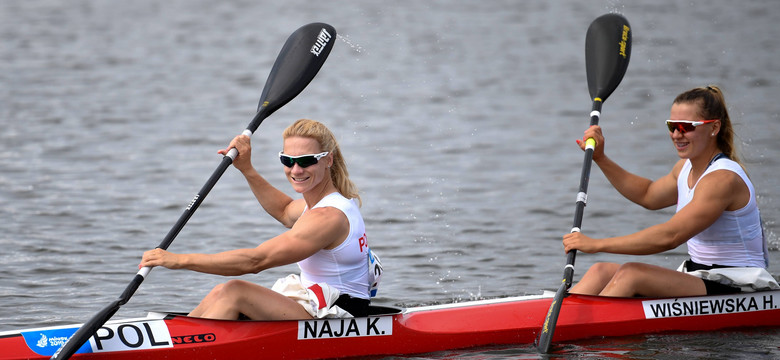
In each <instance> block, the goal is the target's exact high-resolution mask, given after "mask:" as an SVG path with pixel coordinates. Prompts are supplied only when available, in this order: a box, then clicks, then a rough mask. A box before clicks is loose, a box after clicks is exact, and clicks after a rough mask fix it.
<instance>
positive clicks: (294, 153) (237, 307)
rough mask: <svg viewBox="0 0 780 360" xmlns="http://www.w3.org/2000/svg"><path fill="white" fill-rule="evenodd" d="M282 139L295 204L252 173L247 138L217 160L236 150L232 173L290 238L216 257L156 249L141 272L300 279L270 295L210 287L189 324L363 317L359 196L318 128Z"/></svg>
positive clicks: (236, 283)
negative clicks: (283, 272)
mask: <svg viewBox="0 0 780 360" xmlns="http://www.w3.org/2000/svg"><path fill="white" fill-rule="evenodd" d="M282 137H283V139H284V147H283V149H282V151H281V152H280V153H279V159H280V160H281V162H282V164H283V165H284V173H285V175H286V176H287V180H288V181H289V182H290V185H292V188H293V190H295V191H296V192H298V193H300V194H302V195H303V197H302V198H301V199H295V200H294V199H292V198H290V197H289V196H287V195H286V194H285V193H283V192H282V191H280V190H278V189H276V188H274V187H273V186H272V185H271V184H270V183H268V181H266V180H265V179H264V178H263V177H262V176H260V174H258V173H257V171H256V170H255V169H254V167H253V166H252V162H251V156H252V149H251V145H250V139H249V137H248V136H245V135H239V136H236V137H235V138H234V139H233V140H232V141H231V142H230V145H229V146H228V147H227V148H226V149H223V150H220V151H219V153H221V154H227V152H228V151H229V150H230V149H231V148H236V150H238V156H236V158H235V160H234V161H233V165H234V166H235V167H236V168H237V169H238V170H240V171H241V173H242V174H243V175H244V177H245V178H246V180H247V182H248V183H249V187H250V189H251V190H252V192H253V193H254V195H255V197H256V198H257V200H258V201H259V202H260V204H261V205H262V207H263V209H265V210H266V212H268V214H270V215H271V216H273V217H274V218H275V219H276V220H278V221H279V222H280V223H282V224H283V225H284V226H286V227H287V228H289V230H288V231H286V232H284V233H282V234H280V235H279V236H276V237H274V238H272V239H269V240H267V241H265V242H263V243H261V244H260V245H259V246H257V247H255V248H251V249H237V250H231V251H225V252H221V253H218V254H174V253H171V252H168V251H165V250H161V249H154V250H150V251H147V252H146V253H144V256H143V259H142V261H141V266H163V267H166V268H169V269H188V270H195V271H199V272H204V273H210V274H217V275H224V276H237V275H243V274H249V273H258V272H260V271H263V270H266V269H269V268H272V267H277V266H282V265H287V264H291V263H295V262H297V263H298V265H299V267H300V269H301V273H300V276H299V275H297V274H296V275H290V276H288V277H286V278H283V279H279V280H278V281H277V282H276V284H275V285H274V286H273V288H271V289H268V288H265V287H263V286H260V285H257V284H254V283H251V282H247V281H244V280H230V281H228V282H226V283H224V284H220V285H217V286H216V287H214V289H213V290H211V292H210V293H209V294H208V295H207V296H206V297H205V298H204V299H203V300H202V301H201V303H200V304H199V305H198V306H197V307H196V308H195V309H194V310H193V311H192V312H191V313H190V315H191V316H197V317H207V318H217V319H238V318H239V317H241V316H242V315H243V316H245V317H248V318H250V319H255V320H283V319H306V318H323V317H345V316H366V315H367V314H368V306H369V301H370V294H369V292H370V285H371V281H372V279H371V278H370V277H369V261H370V260H369V249H368V243H367V240H366V234H365V225H364V223H363V218H362V216H361V214H360V209H359V206H360V196H359V195H358V191H357V188H356V187H355V185H354V184H353V183H352V181H350V179H349V173H348V172H347V166H346V163H345V162H344V158H343V156H342V154H341V150H340V149H339V145H338V143H337V141H336V138H335V136H334V135H333V133H331V132H330V130H328V128H327V127H325V125H323V124H322V123H319V122H317V121H313V120H307V119H301V120H298V121H296V122H295V123H294V124H292V125H290V126H289V127H288V128H287V129H286V130H285V131H284V133H283V136H282ZM372 275H373V271H372Z"/></svg>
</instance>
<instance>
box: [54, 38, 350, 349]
mask: <svg viewBox="0 0 780 360" xmlns="http://www.w3.org/2000/svg"><path fill="white" fill-rule="evenodd" d="M335 36H336V29H334V28H333V27H332V26H330V25H328V24H324V23H312V24H308V25H304V26H303V27H301V28H299V29H298V30H296V31H295V32H293V33H292V35H290V37H289V38H288V39H287V41H286V42H285V44H284V46H283V47H282V50H281V51H280V52H279V55H278V56H277V58H276V62H275V63H274V65H273V67H272V68H271V72H270V73H269V75H268V79H267V81H266V83H265V87H264V88H263V93H262V95H261V96H260V103H259V104H258V107H257V113H256V114H255V117H254V118H253V119H252V121H251V122H250V123H249V126H248V127H247V128H246V130H244V134H245V135H247V136H251V135H252V134H253V133H254V132H255V130H257V127H258V126H260V124H261V123H262V122H263V120H264V119H265V118H266V117H268V116H269V115H271V114H272V113H273V112H274V111H276V110H278V109H279V108H281V107H282V106H284V105H285V104H287V103H288V102H289V101H290V100H292V99H293V98H295V97H296V96H297V95H298V94H299V93H300V92H301V91H303V89H304V88H306V86H307V85H308V84H309V82H311V80H312V79H314V76H315V75H317V72H318V71H319V70H320V68H321V67H322V65H323V64H324V63H325V60H326V59H327V57H328V55H329V54H330V50H331V49H332V48H333V44H334V43H335V39H334V37H335ZM237 154H238V153H237V151H236V150H235V149H231V151H230V152H228V154H227V155H225V156H224V157H223V158H222V162H220V164H219V166H217V168H216V170H214V172H213V173H212V174H211V177H209V179H208V181H206V184H205V185H203V187H202V188H201V189H200V191H199V192H198V193H197V194H196V195H195V197H194V198H193V199H192V201H191V202H190V203H189V205H188V206H187V207H186V208H185V209H184V212H183V213H182V214H181V216H180V217H179V219H178V220H177V221H176V223H175V224H174V226H173V227H172V228H171V230H170V231H168V234H167V235H166V236H165V238H164V239H163V241H162V242H161V243H160V245H159V246H158V248H160V249H168V246H170V245H171V243H172V242H173V240H174V239H175V238H176V236H177V235H178V234H179V232H180V231H181V230H182V228H184V225H186V224H187V221H188V220H189V219H190V217H192V214H193V213H194V212H195V210H197V209H198V207H199V206H200V204H201V203H202V202H203V200H204V199H205V198H206V195H208V193H209V192H210V191H211V189H212V188H213V187H214V185H216V183H217V181H219V179H220V178H221V177H222V174H223V173H224V172H225V170H227V168H228V167H229V166H230V165H231V164H232V163H233V159H235V157H236V155H237ZM150 271H151V268H149V267H144V268H142V269H141V270H139V271H138V273H137V274H136V275H135V276H134V277H133V280H131V281H130V284H128V285H127V287H126V288H125V290H124V291H123V292H122V294H121V295H120V296H119V298H117V299H116V300H115V301H114V302H112V303H111V304H109V305H108V306H106V307H105V308H103V310H101V311H100V312H98V313H97V314H95V315H94V316H92V318H91V319H90V320H89V321H88V322H86V323H85V324H84V325H82V326H81V327H80V328H79V329H78V330H77V331H76V333H74V334H73V336H71V337H70V338H69V339H68V341H67V342H66V343H65V344H64V345H63V346H62V347H61V348H60V349H59V350H57V352H56V353H55V354H54V355H53V356H52V357H51V359H68V358H70V356H71V355H73V354H74V353H75V352H76V351H78V349H79V348H80V347H81V346H82V345H83V344H84V343H85V342H86V341H87V340H88V339H89V337H91V336H93V335H94V334H95V332H97V331H98V329H100V328H101V327H102V326H103V324H105V323H106V321H108V319H110V318H111V317H112V316H113V315H114V314H115V313H116V312H117V311H118V310H119V308H120V307H121V306H122V305H124V304H126V303H127V302H128V301H129V300H130V297H132V296H133V294H134V293H135V291H136V290H137V289H138V287H139V286H140V285H141V283H142V282H143V281H144V279H145V278H146V275H148V274H149V272H150Z"/></svg>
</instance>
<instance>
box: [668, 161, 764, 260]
mask: <svg viewBox="0 0 780 360" xmlns="http://www.w3.org/2000/svg"><path fill="white" fill-rule="evenodd" d="M717 170H727V171H732V172H735V173H737V175H739V176H740V178H742V181H744V182H745V184H746V185H747V187H748V189H749V190H750V201H749V202H748V204H747V205H745V206H744V207H743V208H741V209H739V210H735V211H724V212H723V214H721V216H720V217H719V218H718V220H716V221H715V223H713V224H712V225H710V227H708V228H706V229H704V231H702V232H700V233H698V234H696V235H695V236H694V237H692V238H691V239H690V240H688V243H687V244H688V254H689V255H690V256H691V260H693V261H694V262H697V263H699V264H703V265H712V264H718V265H727V266H742V267H760V268H766V267H767V266H768V265H769V257H768V253H767V251H766V242H765V240H764V236H763V231H762V229H761V216H760V214H759V211H758V204H757V203H756V195H755V189H754V188H753V183H751V182H750V179H749V178H748V177H747V174H746V173H745V171H744V170H743V169H742V167H741V166H740V165H739V164H738V163H737V162H735V161H733V160H730V159H728V158H721V159H718V160H716V161H715V162H713V163H712V164H711V165H710V166H709V167H708V168H707V170H705V172H704V174H703V175H702V177H701V178H703V177H705V176H707V174H709V173H711V172H713V171H717ZM690 172H691V161H690V160H687V161H685V164H684V165H683V168H682V170H680V175H679V176H678V177H677V211H680V209H682V208H683V207H685V205H687V204H688V203H689V202H690V201H691V199H693V194H694V192H695V191H696V184H694V186H693V188H689V187H688V176H689V174H690ZM701 178H700V179H701ZM697 184H698V181H697Z"/></svg>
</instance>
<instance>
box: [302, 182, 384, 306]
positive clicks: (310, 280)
mask: <svg viewBox="0 0 780 360" xmlns="http://www.w3.org/2000/svg"><path fill="white" fill-rule="evenodd" d="M320 207H334V208H336V209H339V210H341V212H343V213H344V215H346V216H347V220H348V221H349V235H347V238H346V240H344V242H342V243H341V244H340V245H339V246H337V247H336V248H333V249H330V250H327V249H322V250H320V251H318V252H316V253H315V254H314V255H312V256H309V257H308V258H306V259H304V260H301V261H299V262H298V267H300V268H301V280H303V283H304V285H306V286H307V287H308V286H311V285H313V284H315V283H323V282H324V283H326V284H328V285H330V286H333V287H335V288H336V289H339V291H341V293H342V294H348V295H350V296H352V297H357V298H361V299H368V298H369V294H368V288H369V283H368V281H369V280H368V242H367V240H366V227H365V225H364V224H363V216H361V215H360V208H359V207H358V205H357V204H356V203H355V201H354V200H350V199H347V198H345V197H344V196H343V195H341V194H339V193H337V192H334V193H331V194H329V195H327V196H325V197H324V198H323V199H322V200H320V202H318V203H317V204H316V205H314V207H313V208H320ZM305 211H306V210H304V212H305Z"/></svg>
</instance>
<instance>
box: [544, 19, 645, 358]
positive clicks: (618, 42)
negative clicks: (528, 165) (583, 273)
mask: <svg viewBox="0 0 780 360" xmlns="http://www.w3.org/2000/svg"><path fill="white" fill-rule="evenodd" d="M630 57H631V27H630V26H629V25H628V20H626V19H625V18H624V17H623V16H622V15H619V14H606V15H602V16H600V17H598V18H596V20H593V22H592V23H591V24H590V26H589V27H588V32H587V34H586V36H585V70H586V71H587V78H588V90H589V92H590V97H591V99H592V100H593V108H592V110H591V113H590V125H591V126H593V125H598V123H599V118H600V117H601V105H602V104H603V103H604V101H606V100H607V98H608V97H609V95H611V94H612V92H613V91H614V90H615V89H616V88H617V86H618V85H619V84H620V81H621V80H623V75H625V73H626V69H627V68H628V60H629V59H630ZM595 146H596V143H595V140H594V139H593V138H589V139H587V140H586V141H585V159H584V160H583V164H582V174H581V176H580V188H579V192H578V193H577V202H576V207H575V211H574V225H573V227H572V230H571V231H572V232H575V231H577V232H578V231H580V227H581V226H582V216H583V214H584V212H585V205H586V203H587V199H588V182H589V180H590V169H591V165H592V163H593V151H594V149H595ZM576 257H577V251H576V250H572V251H569V253H568V254H567V255H566V266H565V267H564V269H563V280H562V281H561V284H560V285H559V287H558V291H556V293H555V296H554V297H553V300H552V303H551V304H550V309H549V311H547V316H546V317H545V319H544V323H543V324H542V329H541V331H540V333H539V338H538V339H537V343H536V345H537V348H538V350H539V351H540V352H541V353H548V352H549V351H550V347H551V345H552V337H553V334H554V333H555V326H556V324H557V323H558V315H559V314H560V311H561V305H563V298H564V297H566V294H567V292H568V290H569V287H571V283H572V278H573V277H574V260H575V259H576Z"/></svg>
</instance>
